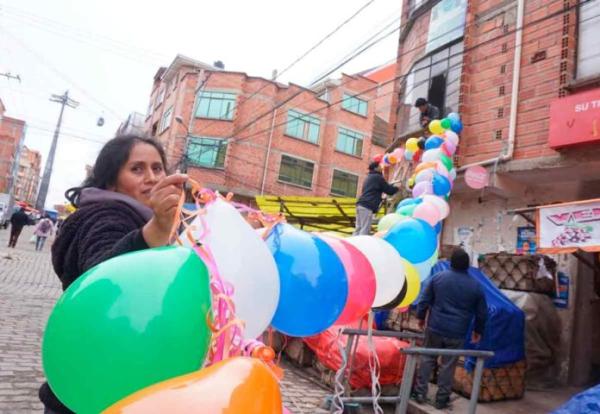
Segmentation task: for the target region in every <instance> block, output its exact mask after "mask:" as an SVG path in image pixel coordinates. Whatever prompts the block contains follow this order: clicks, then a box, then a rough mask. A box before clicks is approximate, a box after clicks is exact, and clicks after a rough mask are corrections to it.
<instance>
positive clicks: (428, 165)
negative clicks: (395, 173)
mask: <svg viewBox="0 0 600 414" xmlns="http://www.w3.org/2000/svg"><path fill="white" fill-rule="evenodd" d="M436 165H437V164H436V163H435V162H422V163H421V164H419V165H417V168H415V175H416V174H418V173H420V172H421V171H423V170H426V169H427V168H435V166H436Z"/></svg>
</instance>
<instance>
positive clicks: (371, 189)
mask: <svg viewBox="0 0 600 414" xmlns="http://www.w3.org/2000/svg"><path fill="white" fill-rule="evenodd" d="M397 192H398V187H394V186H393V185H391V184H388V182H387V181H386V180H385V178H384V177H383V174H382V173H381V165H380V164H379V163H378V162H377V161H373V162H371V163H370V164H369V174H368V175H367V178H366V179H365V182H364V184H363V188H362V193H361V195H360V198H359V199H358V201H357V202H356V225H355V229H354V235H355V236H357V235H368V234H369V233H370V232H371V224H372V223H373V214H376V213H377V212H378V211H379V207H380V206H381V201H382V199H383V193H385V194H387V195H394V194H396V193H397Z"/></svg>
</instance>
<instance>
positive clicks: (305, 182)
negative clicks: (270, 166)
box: [279, 155, 315, 188]
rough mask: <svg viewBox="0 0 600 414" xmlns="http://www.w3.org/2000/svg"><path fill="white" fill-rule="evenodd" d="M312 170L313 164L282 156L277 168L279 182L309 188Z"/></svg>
mask: <svg viewBox="0 0 600 414" xmlns="http://www.w3.org/2000/svg"><path fill="white" fill-rule="evenodd" d="M314 169H315V164H313V163H312V162H309V161H304V160H300V159H298V158H292V157H290V156H288V155H282V156H281V166H280V167H279V181H283V182H285V183H290V184H296V185H299V186H302V187H306V188H311V187H312V179H313V171H314Z"/></svg>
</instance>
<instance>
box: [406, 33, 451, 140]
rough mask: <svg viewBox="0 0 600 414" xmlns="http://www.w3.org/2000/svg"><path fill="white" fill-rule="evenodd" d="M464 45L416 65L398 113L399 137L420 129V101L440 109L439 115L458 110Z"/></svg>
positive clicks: (439, 52) (422, 60) (407, 83)
mask: <svg viewBox="0 0 600 414" xmlns="http://www.w3.org/2000/svg"><path fill="white" fill-rule="evenodd" d="M462 52H463V42H462V41H461V42H458V43H455V44H453V45H452V46H449V47H447V48H446V49H443V50H440V51H438V52H436V53H433V54H431V55H429V56H427V57H425V58H423V59H421V60H420V61H418V62H416V63H415V64H414V66H413V67H412V69H411V70H410V72H409V73H408V75H407V76H406V78H405V81H404V83H403V86H402V96H401V102H402V105H400V107H399V109H398V110H399V113H398V134H399V135H400V136H402V135H404V134H407V133H409V132H414V131H416V130H419V129H421V125H420V124H419V118H420V117H419V115H420V112H419V110H418V109H417V108H415V107H414V104H415V101H416V100H417V98H426V99H427V100H428V101H429V102H431V104H433V105H435V106H437V107H438V108H439V110H440V116H443V115H444V114H447V113H450V112H456V111H457V109H458V98H459V95H460V75H461V73H462V55H463V53H462Z"/></svg>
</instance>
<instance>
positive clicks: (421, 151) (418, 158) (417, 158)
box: [412, 150, 423, 162]
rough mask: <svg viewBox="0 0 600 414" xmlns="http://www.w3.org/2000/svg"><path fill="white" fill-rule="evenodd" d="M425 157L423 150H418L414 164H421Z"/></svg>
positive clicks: (414, 157) (414, 156)
mask: <svg viewBox="0 0 600 414" xmlns="http://www.w3.org/2000/svg"><path fill="white" fill-rule="evenodd" d="M422 156H423V150H418V151H417V152H415V154H414V155H413V159H412V160H413V162H420V161H421V157H422Z"/></svg>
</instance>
